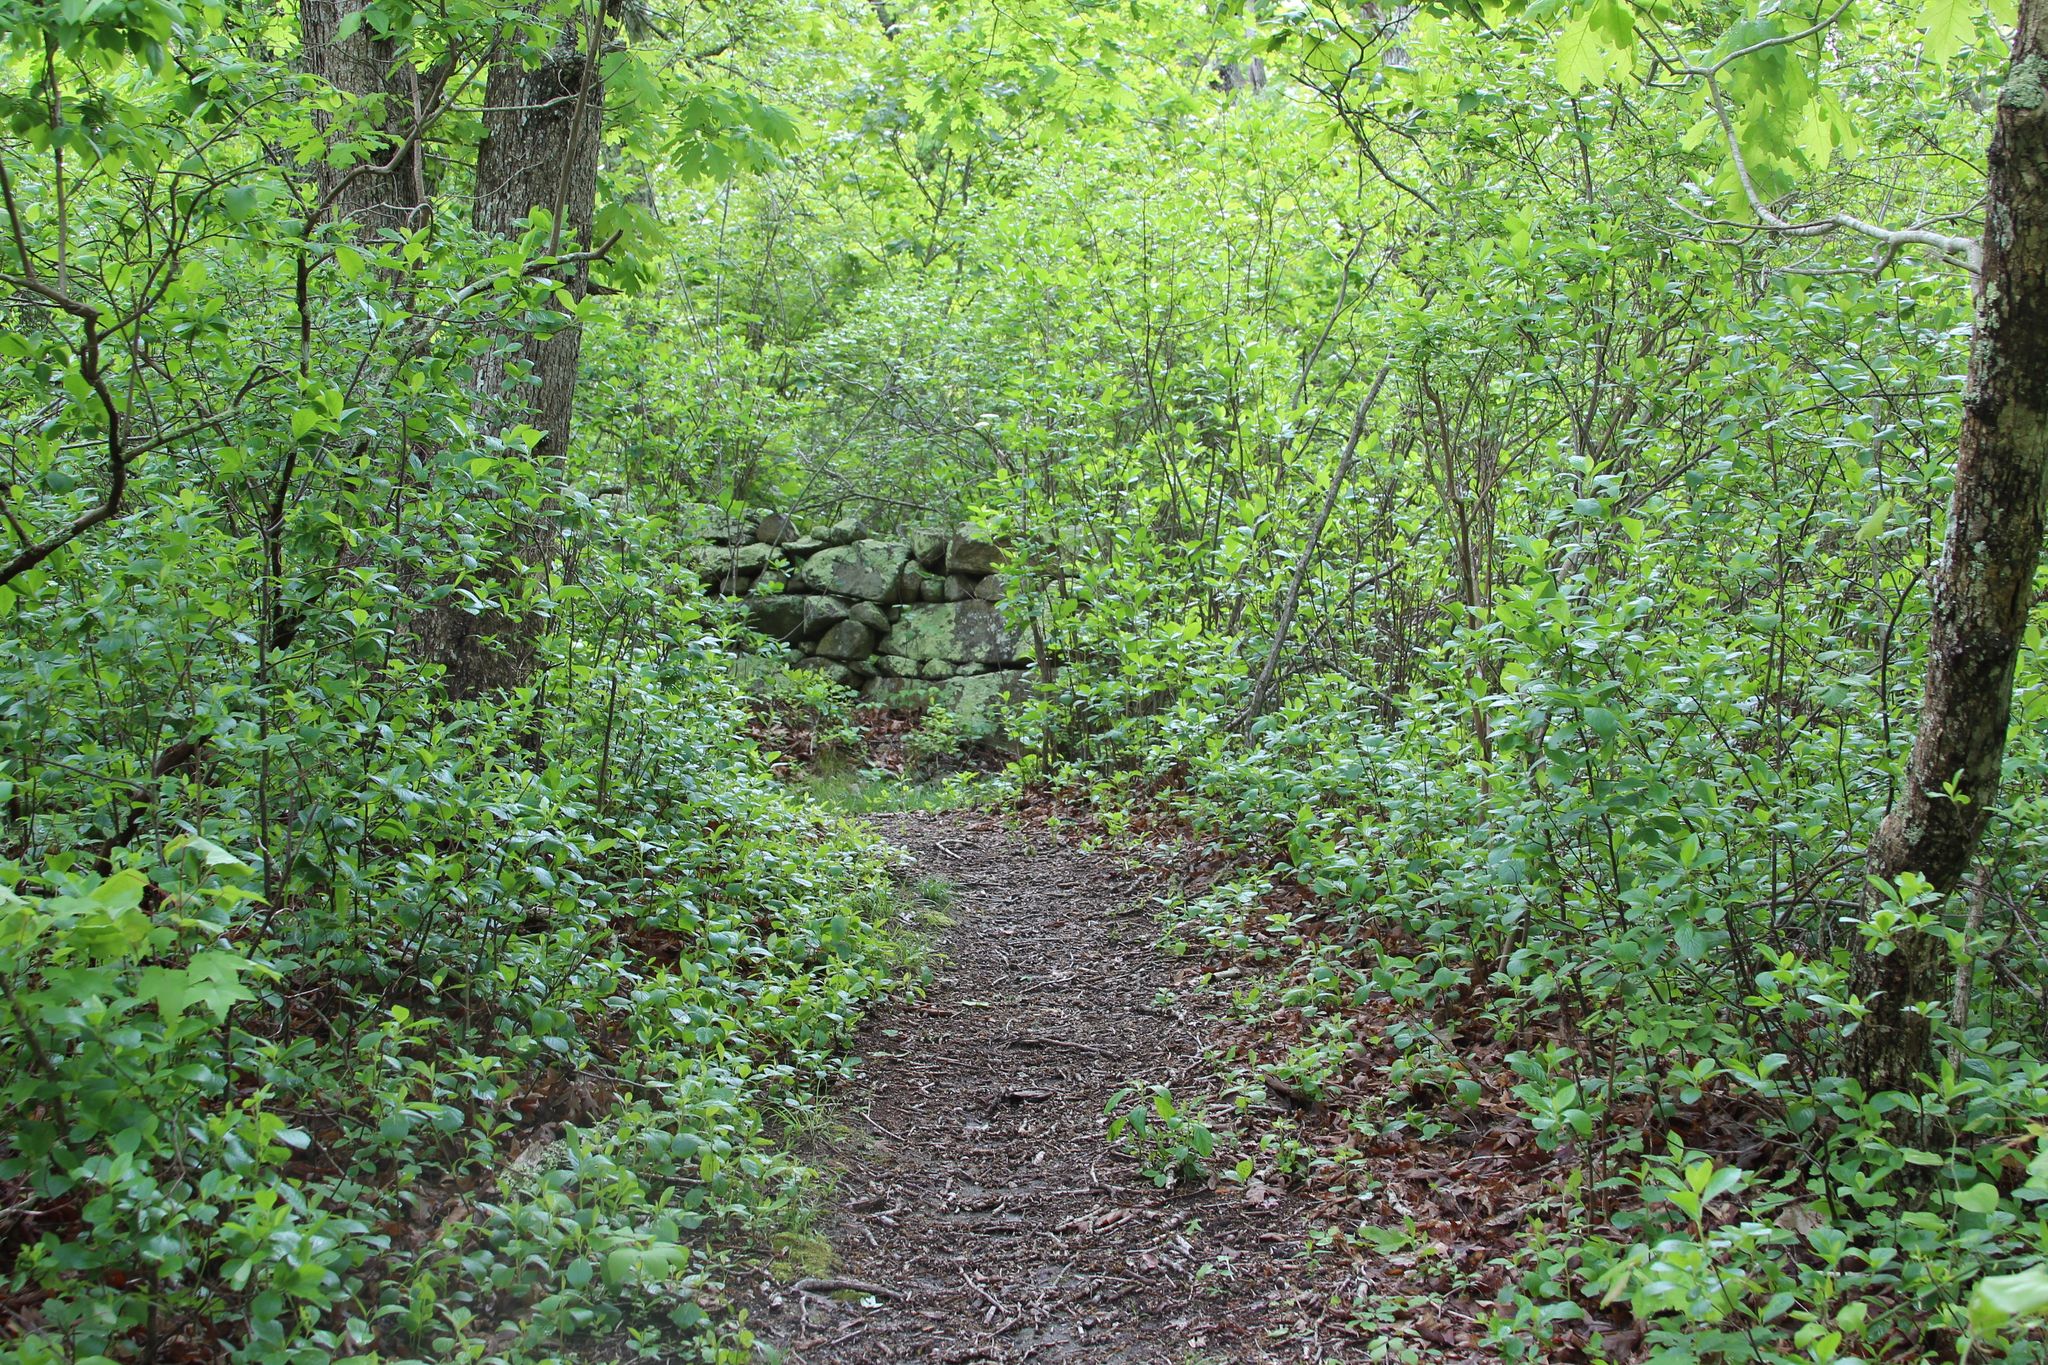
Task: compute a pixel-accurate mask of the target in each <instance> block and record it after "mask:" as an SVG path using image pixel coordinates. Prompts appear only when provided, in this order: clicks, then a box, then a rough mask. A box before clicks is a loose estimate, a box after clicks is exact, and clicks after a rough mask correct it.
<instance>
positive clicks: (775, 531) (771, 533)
mask: <svg viewBox="0 0 2048 1365" xmlns="http://www.w3.org/2000/svg"><path fill="white" fill-rule="evenodd" d="M754 539H755V540H757V541H759V542H760V543H761V544H763V545H786V544H788V543H789V542H790V541H793V540H795V539H796V523H795V522H793V521H791V520H790V519H789V518H788V517H785V516H784V515H782V513H780V512H770V513H769V514H768V515H767V516H765V517H762V518H761V519H760V520H759V521H757V522H755V523H754Z"/></svg>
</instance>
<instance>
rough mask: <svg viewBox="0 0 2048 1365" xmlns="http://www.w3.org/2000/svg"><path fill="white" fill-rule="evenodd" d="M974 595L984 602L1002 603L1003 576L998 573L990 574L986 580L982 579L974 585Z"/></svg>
mask: <svg viewBox="0 0 2048 1365" xmlns="http://www.w3.org/2000/svg"><path fill="white" fill-rule="evenodd" d="M974 595H975V596H976V597H978V598H980V599H981V600H982V601H984V602H1000V601H1002V600H1003V576H1002V575H1001V574H999V573H992V574H990V575H989V576H988V577H987V578H984V579H982V580H981V581H980V582H979V583H976V584H975V585H974Z"/></svg>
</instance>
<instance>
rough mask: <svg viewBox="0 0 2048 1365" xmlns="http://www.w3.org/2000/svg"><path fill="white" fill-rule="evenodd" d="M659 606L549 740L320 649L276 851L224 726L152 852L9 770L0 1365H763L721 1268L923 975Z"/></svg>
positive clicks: (60, 677) (1, 1043)
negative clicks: (832, 1084) (644, 632)
mask: <svg viewBox="0 0 2048 1365" xmlns="http://www.w3.org/2000/svg"><path fill="white" fill-rule="evenodd" d="M105 591H107V592H109V593H114V592H118V591H120V588H119V585H118V584H110V585H108V586H107V587H106V589H105ZM41 610H42V608H37V609H34V610H30V609H28V608H25V607H24V608H22V609H19V610H18V613H17V618H16V623H15V632H14V634H13V635H12V636H11V637H10V640H11V643H10V645H9V646H8V648H9V650H10V651H11V652H13V653H15V654H17V655H19V654H21V653H23V652H24V651H28V650H33V649H34V648H35V647H36V638H37V635H36V632H37V631H38V629H39V628H40V624H41V617H40V611H41ZM48 610H50V611H52V612H55V611H56V610H58V607H57V605H56V603H55V602H52V604H51V605H50V607H49V608H48ZM656 610H660V611H665V612H666V614H667V619H666V622H665V624H664V626H663V630H664V632H665V633H667V634H668V637H669V643H668V644H666V645H664V646H663V647H661V648H659V649H651V650H646V651H641V652H631V653H628V654H626V655H625V656H624V657H622V658H620V659H618V660H617V661H616V662H613V663H607V664H603V665H593V666H592V673H593V675H594V676H593V678H592V682H593V685H592V686H590V687H588V688H586V689H583V690H581V691H580V692H579V695H578V697H577V698H575V699H572V700H571V702H570V703H569V704H567V705H558V706H554V707H549V708H546V709H543V708H542V706H541V705H540V704H539V703H537V701H536V699H535V698H534V697H533V695H532V694H531V693H528V694H526V695H525V696H524V697H523V698H520V699H514V700H515V702H516V704H513V705H509V706H508V705H505V704H503V703H502V702H500V703H494V704H491V705H460V706H454V707H450V706H447V705H444V704H440V703H438V702H436V701H435V700H434V699H433V696H432V694H431V692H430V691H429V690H427V689H425V688H422V687H420V686H419V685H418V682H417V675H416V674H414V675H410V676H408V674H407V673H406V672H404V671H403V670H400V671H398V672H395V673H393V672H382V671H380V669H379V666H378V663H377V656H375V655H374V654H371V655H365V654H363V653H362V652H360V651H358V652H355V653H354V654H352V655H351V654H349V653H347V652H336V653H335V654H333V655H332V656H330V657H331V658H332V659H333V660H334V663H333V664H332V665H331V666H332V667H333V668H335V669H336V670H338V671H340V672H342V673H344V674H345V675H352V676H345V678H344V679H343V680H344V681H345V682H346V683H347V689H346V690H347V694H348V696H349V697H350V698H352V699H353V700H351V701H350V702H348V703H347V704H346V705H345V706H344V707H343V708H342V709H341V710H340V711H338V712H334V713H328V712H323V711H321V710H318V709H316V708H315V707H314V706H313V704H312V703H310V702H309V703H308V704H307V708H306V709H305V710H304V711H303V712H300V713H293V712H292V711H291V709H290V705H291V703H289V702H287V703H286V704H285V706H283V707H281V708H279V709H277V710H275V711H273V713H272V715H271V721H272V723H273V724H274V725H277V726H280V727H282V728H284V729H286V730H287V732H290V730H291V727H292V726H294V725H297V726H301V727H306V728H302V729H300V730H299V731H298V734H299V735H300V737H301V742H302V743H305V744H309V745H310V744H317V745H318V746H319V748H318V753H319V754H320V755H321V758H320V762H319V764H318V765H317V766H308V767H306V768H304V769H302V772H303V776H302V778H301V784H300V785H299V786H298V787H297V788H296V789H295V790H294V791H293V794H292V800H291V807H290V808H291V811H292V814H291V816H290V819H289V822H288V823H286V824H283V825H282V826H281V825H280V824H279V823H277V819H278V813H279V808H278V806H277V805H276V804H273V805H272V807H271V808H270V812H269V814H270V816H271V823H270V824H268V825H266V824H265V823H263V821H262V820H261V818H260V814H261V813H260V812H259V811H258V809H257V808H256V805H255V802H256V799H257V793H258V791H259V790H261V789H260V788H258V787H256V786H255V785H253V784H244V783H242V782H240V781H239V779H238V776H237V775H239V774H243V773H255V772H258V771H259V770H260V768H261V763H260V761H259V760H260V753H259V752H257V751H255V750H254V746H255V745H256V744H258V743H259V742H260V737H259V736H258V735H257V734H256V733H255V732H254V731H253V730H249V729H244V728H238V727H237V726H236V725H234V724H233V723H232V717H231V715H229V714H226V713H223V716H222V719H221V721H220V722H219V723H217V724H215V725H214V726H213V727H212V728H211V730H210V732H209V733H210V739H209V754H208V765H209V780H208V781H207V782H206V783H205V784H203V785H202V784H201V783H200V782H198V781H197V780H193V781H191V782H190V783H188V784H181V783H175V782H173V783H167V784H165V787H164V790H163V794H162V806H161V807H160V809H159V812H158V813H161V814H163V815H165V816H167V817H169V819H168V823H169V824H170V832H169V833H168V834H166V835H165V837H164V838H163V839H162V841H161V842H160V843H149V842H143V841H138V842H137V843H134V844H130V845H125V846H118V847H114V848H112V849H110V850H109V851H108V852H106V853H105V854H104V855H102V856H100V857H97V858H96V857H94V856H91V855H87V854H81V853H79V852H77V851H76V850H77V849H78V848H79V847H81V846H88V845H89V844H90V838H89V830H90V826H89V824H87V823H85V822H86V821H87V820H89V819H90V818H91V816H90V810H89V808H87V815H86V816H85V817H84V818H82V819H81V818H78V817H72V819H71V823H69V824H67V823H66V817H65V816H64V815H62V814H60V812H63V811H64V810H65V809H66V808H65V805H64V803H63V801H62V799H61V797H60V796H59V794H58V793H57V792H55V791H52V790H51V788H52V787H54V786H56V785H57V784H59V783H61V782H62V781H63V776H64V772H65V770H66V768H65V766H64V765H57V764H54V763H49V764H42V765H40V766H37V767H34V768H32V769H30V770H29V771H30V774H31V775H32V776H33V778H34V780H36V781H37V782H39V783H40V784H42V790H41V791H40V792H39V793H38V795H39V804H40V806H41V808H42V809H43V810H45V811H46V812H49V813H48V814H45V815H44V816H43V817H42V818H41V819H40V820H39V821H38V823H37V826H36V830H35V834H34V836H33V838H34V841H35V842H34V844H33V845H32V846H28V847H18V848H17V849H16V850H15V853H14V856H13V857H11V858H10V859H9V860H8V861H7V862H6V863H5V864H4V865H0V986H4V991H5V994H4V996H0V1004H4V1015H0V1056H4V1058H5V1061H6V1063H7V1065H6V1075H5V1078H4V1080H0V1108H4V1109H5V1111H6V1112H7V1113H8V1114H9V1115H10V1120H9V1123H8V1125H7V1126H6V1129H5V1131H4V1133H0V1192H4V1196H5V1200H4V1202H5V1205H6V1212H5V1214H4V1217H0V1266H5V1267H6V1278H5V1280H4V1282H0V1313H4V1316H5V1318H6V1320H7V1324H8V1335H9V1336H10V1338H11V1339H10V1340H9V1343H8V1345H7V1348H6V1358H7V1359H9V1360H15V1361H20V1362H23V1365H41V1363H42V1362H56V1361H71V1362H85V1361H107V1360H135V1361H149V1362H157V1361H174V1360H198V1359H221V1360H231V1361H262V1362H265V1363H266V1365H274V1363H276V1362H293V1361H299V1362H314V1361H319V1362H328V1361H354V1362H363V1365H368V1363H369V1362H379V1363H380V1365H385V1363H388V1362H396V1361H403V1360H418V1361H432V1362H436V1363H437V1365H439V1363H440V1362H450V1361H463V1360H476V1361H483V1360H491V1361H507V1362H520V1361H540V1360H552V1359H558V1358H561V1354H562V1353H563V1352H564V1351H573V1353H574V1354H575V1355H576V1357H577V1358H579V1359H593V1360H595V1359H634V1358H646V1359H659V1360H679V1359H701V1360H706V1361H716V1360H732V1361H740V1360H748V1359H752V1344H751V1339H750V1335H749V1333H748V1331H747V1329H746V1327H745V1324H744V1322H743V1320H740V1319H738V1318H735V1317H734V1316H733V1314H732V1313H731V1311H730V1306H729V1304H728V1302H727V1300H726V1298H725V1295H724V1293H723V1290H722V1288H721V1286H722V1282H723V1279H724V1278H725V1274H726V1267H727V1266H728V1264H729V1263H730V1262H731V1260H732V1258H733V1257H735V1256H739V1255H747V1256H752V1255H754V1254H756V1253H755V1252H754V1251H752V1250H750V1248H754V1247H757V1246H765V1239H766V1237H767V1235H768V1233H770V1232H772V1231H773V1230H774V1229H776V1228H778V1227H780V1226H783V1225H784V1224H786V1223H787V1222H788V1220H789V1219H790V1218H791V1217H793V1216H794V1215H795V1214H796V1213H797V1211H799V1210H800V1208H801V1206H802V1199H803V1190H804V1188H805V1182H806V1180H807V1178H808V1175H807V1172H806V1170H805V1168H804V1167H803V1165H802V1164H801V1163H800V1162H799V1161H798V1160H797V1159H796V1158H794V1157H793V1156H791V1155H790V1154H789V1153H788V1151H787V1149H786V1144H785V1143H783V1142H782V1141H781V1140H780V1138H781V1136H782V1131H783V1120H784V1119H785V1118H787V1117H792V1116H798V1115H802V1114H804V1113H806V1112H808V1111H809V1109H810V1107H811V1102H812V1097H813V1095H814V1094H815V1092H816V1091H817V1089H818V1087H819V1086H820V1085H821V1084H824V1083H827V1082H829V1081H830V1080H831V1079H832V1078H834V1077H836V1076H838V1075H841V1074H843V1072H844V1071H845V1069H846V1068H847V1067H848V1066H849V1064H850V1063H849V1060H848V1058H847V1055H846V1053H845V1051H844V1048H845V1044H846V1042H847V1041H848V1039H849V1037H850V1033H851V1030H852V1028H853V1026H854V1023H855V1021H856V1019H857V1017H858V1015H859V1014H860V1012H861V1011H862V1009H863V1008H864V1007H865V1006H866V1005H867V1004H868V1003H869V1002H870V1001H872V1000H874V999H875V998H876V997H877V996H878V995H879V994H881V993H882V992H885V991H888V990H890V989H892V988H894V987H895V986H897V985H898V984H899V983H902V982H905V981H910V980H915V979H916V977H917V975H918V973H919V963H920V954H921V951H922V950H921V949H920V948H918V947H917V946H916V943H915V932H914V931H915V930H916V929H917V920H916V914H917V913H918V909H917V907H918V906H920V905H921V904H922V902H921V901H918V900H917V899H916V898H915V897H913V896H911V895H909V894H907V893H906V892H905V890H904V889H903V888H899V887H898V886H897V885H896V884H895V883H894V881H893V880H892V874H891V871H890V866H889V861H888V859H887V857H886V856H885V851H884V850H883V848H882V847H881V846H880V845H879V844H878V842H877V841H876V839H875V838H874V837H873V836H872V835H871V834H869V833H867V832H865V831H863V830H862V829H860V828H859V827H857V826H855V825H852V824H848V823H843V822H841V821H839V820H837V819H835V818H834V817H832V816H829V815H827V814H825V813H823V812H822V811H821V810H820V809H819V807H818V806H817V805H816V804H815V803H814V802H812V801H811V800H809V799H808V798H806V797H805V796H803V795H802V794H801V793H798V792H793V791H792V790H791V789H789V788H788V787H787V786H785V785H784V784H783V783H781V782H780V781H778V780H777V778H776V776H775V774H774V772H773V770H772V762H771V758H770V756H768V755H766V754H764V753H763V752H762V751H761V750H760V749H759V748H758V747H757V746H756V745H755V744H754V743H753V742H752V741H750V740H748V739H746V738H745V737H744V728H745V727H744V721H745V717H746V714H747V712H746V710H745V706H744V704H743V701H742V699H741V698H740V697H739V695H738V694H736V693H735V692H734V691H733V690H732V688H731V687H730V685H729V684H728V683H726V682H724V681H722V679H721V673H722V670H720V669H719V668H717V667H716V666H715V665H714V660H715V659H716V657H717V656H716V654H715V653H714V652H713V648H714V643H715V642H713V641H710V640H709V639H708V638H700V636H699V635H698V634H696V633H694V631H693V628H692V625H691V622H692V619H693V617H694V615H695V611H694V609H693V608H690V607H689V606H687V604H686V602H685V603H683V604H675V605H670V606H668V607H664V608H656ZM178 645H179V642H178V641H177V640H176V639H175V638H172V639H170V640H168V641H167V642H166V646H165V647H166V648H167V649H169V650H171V651H172V652H173V654H174V655H175V653H176V652H177V649H178ZM8 667H9V668H10V670H14V672H13V674H12V675H13V676H27V675H28V671H27V670H23V669H21V663H20V660H18V659H17V660H14V661H11V662H10V663H9V664H8ZM45 676H46V677H48V678H50V681H48V682H47V683H46V684H45V685H44V686H43V688H42V690H41V691H40V692H37V693H33V694H31V695H30V696H28V697H18V698H17V699H16V701H15V702H14V703H13V704H12V706H11V711H12V713H13V714H14V715H16V716H17V717H18V716H20V715H22V714H24V713H25V712H26V713H27V714H40V715H51V714H58V713H60V712H61V709H62V706H63V700H62V699H63V697H64V695H65V689H66V688H67V687H70V686H76V685H78V684H77V679H76V675H71V677H69V678H67V677H66V676H65V675H64V674H62V673H58V674H56V675H54V676H53V677H52V676H51V675H47V674H46V675H45ZM325 700H326V699H322V702H323V704H324V702H325ZM44 707H47V708H48V709H47V710H45V709H43V708H44ZM620 717H630V722H629V723H625V724H621V723H620V720H619V718H620ZM316 725H326V726H329V727H331V729H332V733H331V735H330V734H328V733H325V732H318V731H316V730H314V729H313V728H311V727H313V726H316ZM536 731H538V732H539V733H540V736H541V739H540V754H541V755H542V756H543V757H542V758H541V759H539V760H538V761H537V760H536V757H535V753H534V751H533V749H532V747H531V738H532V736H533V735H534V734H535V732H536ZM39 740H40V743H39V747H38V752H40V753H44V754H50V755H52V756H53V757H54V755H56V754H58V753H63V752H67V751H68V752H71V753H74V754H75V753H77V752H79V751H80V748H81V747H82V746H84V745H86V744H87V743H88V741H87V740H86V738H85V737H84V736H83V735H79V736H75V737H74V736H67V735H66V734H65V733H64V732H62V731H61V730H59V729H55V728H46V729H45V730H44V731H43V733H42V734H41V735H40V737H39ZM19 751H20V750H19V749H17V752H19ZM301 757H302V758H310V757H311V751H310V750H308V751H304V752H302V754H301ZM74 766H75V765H74ZM16 776H17V778H18V779H19V778H21V777H22V776H23V774H22V772H21V770H19V769H17V770H16ZM271 799H272V801H273V802H277V801H278V800H279V798H278V797H277V796H276V795H273V796H272V798H271ZM73 809H77V808H73ZM266 831H267V833H266ZM266 837H267V838H268V839H269V840H270V841H271V845H272V851H271V856H270V857H269V858H267V859H266V858H264V857H263V856H262V854H263V849H262V847H261V845H262V843H263V842H264V840H265V839H266ZM285 849H288V850H289V851H288V853H287V852H284V851H283V850H285Z"/></svg>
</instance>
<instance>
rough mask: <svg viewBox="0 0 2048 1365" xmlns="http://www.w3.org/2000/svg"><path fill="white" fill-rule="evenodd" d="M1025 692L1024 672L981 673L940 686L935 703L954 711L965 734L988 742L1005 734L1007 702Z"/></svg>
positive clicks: (1016, 670) (1010, 670) (1013, 670)
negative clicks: (996, 736)
mask: <svg viewBox="0 0 2048 1365" xmlns="http://www.w3.org/2000/svg"><path fill="white" fill-rule="evenodd" d="M1023 692H1024V672H1023V670H1022V669H1008V670H1004V671H1002V672H998V673H977V674H975V675H974V676H972V677H965V678H954V679H952V680H950V681H948V682H943V683H940V684H939V686H938V700H937V702H936V703H935V704H936V705H940V706H944V707H946V708H947V709H949V710H950V711H952V713H953V717H954V719H955V720H957V721H958V722H959V724H960V732H961V733H962V734H964V735H967V736H969V737H970V738H973V739H985V738H989V737H991V736H994V735H999V734H1001V733H1002V731H1003V713H1004V710H1005V703H1006V702H1007V701H1008V700H1009V699H1010V698H1012V697H1016V696H1021V695H1022V694H1023Z"/></svg>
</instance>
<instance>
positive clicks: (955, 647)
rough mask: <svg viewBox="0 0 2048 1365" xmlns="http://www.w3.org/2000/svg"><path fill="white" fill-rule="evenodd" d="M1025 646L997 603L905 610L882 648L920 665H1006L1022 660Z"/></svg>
mask: <svg viewBox="0 0 2048 1365" xmlns="http://www.w3.org/2000/svg"><path fill="white" fill-rule="evenodd" d="M1023 645H1024V641H1023V633H1022V632H1021V631H1019V630H1017V629H1015V628H1014V627H1012V626H1011V625H1009V624H1008V623H1007V622H1006V621H1004V620H1003V613H1002V609H1001V608H1000V607H998V606H997V605H996V604H995V603H993V602H979V601H967V602H946V603H942V604H940V605H938V606H929V607H926V606H919V607H905V608H904V609H903V614H902V616H901V617H900V618H899V619H898V620H897V622H896V625H895V628H894V629H892V630H891V631H890V632H889V638H888V640H887V642H885V643H884V644H883V646H882V648H883V649H884V650H886V651H887V652H888V653H891V654H894V655H897V656H899V657H901V658H905V659H917V660H919V661H923V660H925V659H944V660H947V661H949V662H952V663H982V664H1007V663H1015V662H1017V661H1018V660H1019V659H1021V658H1022V657H1023Z"/></svg>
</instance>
